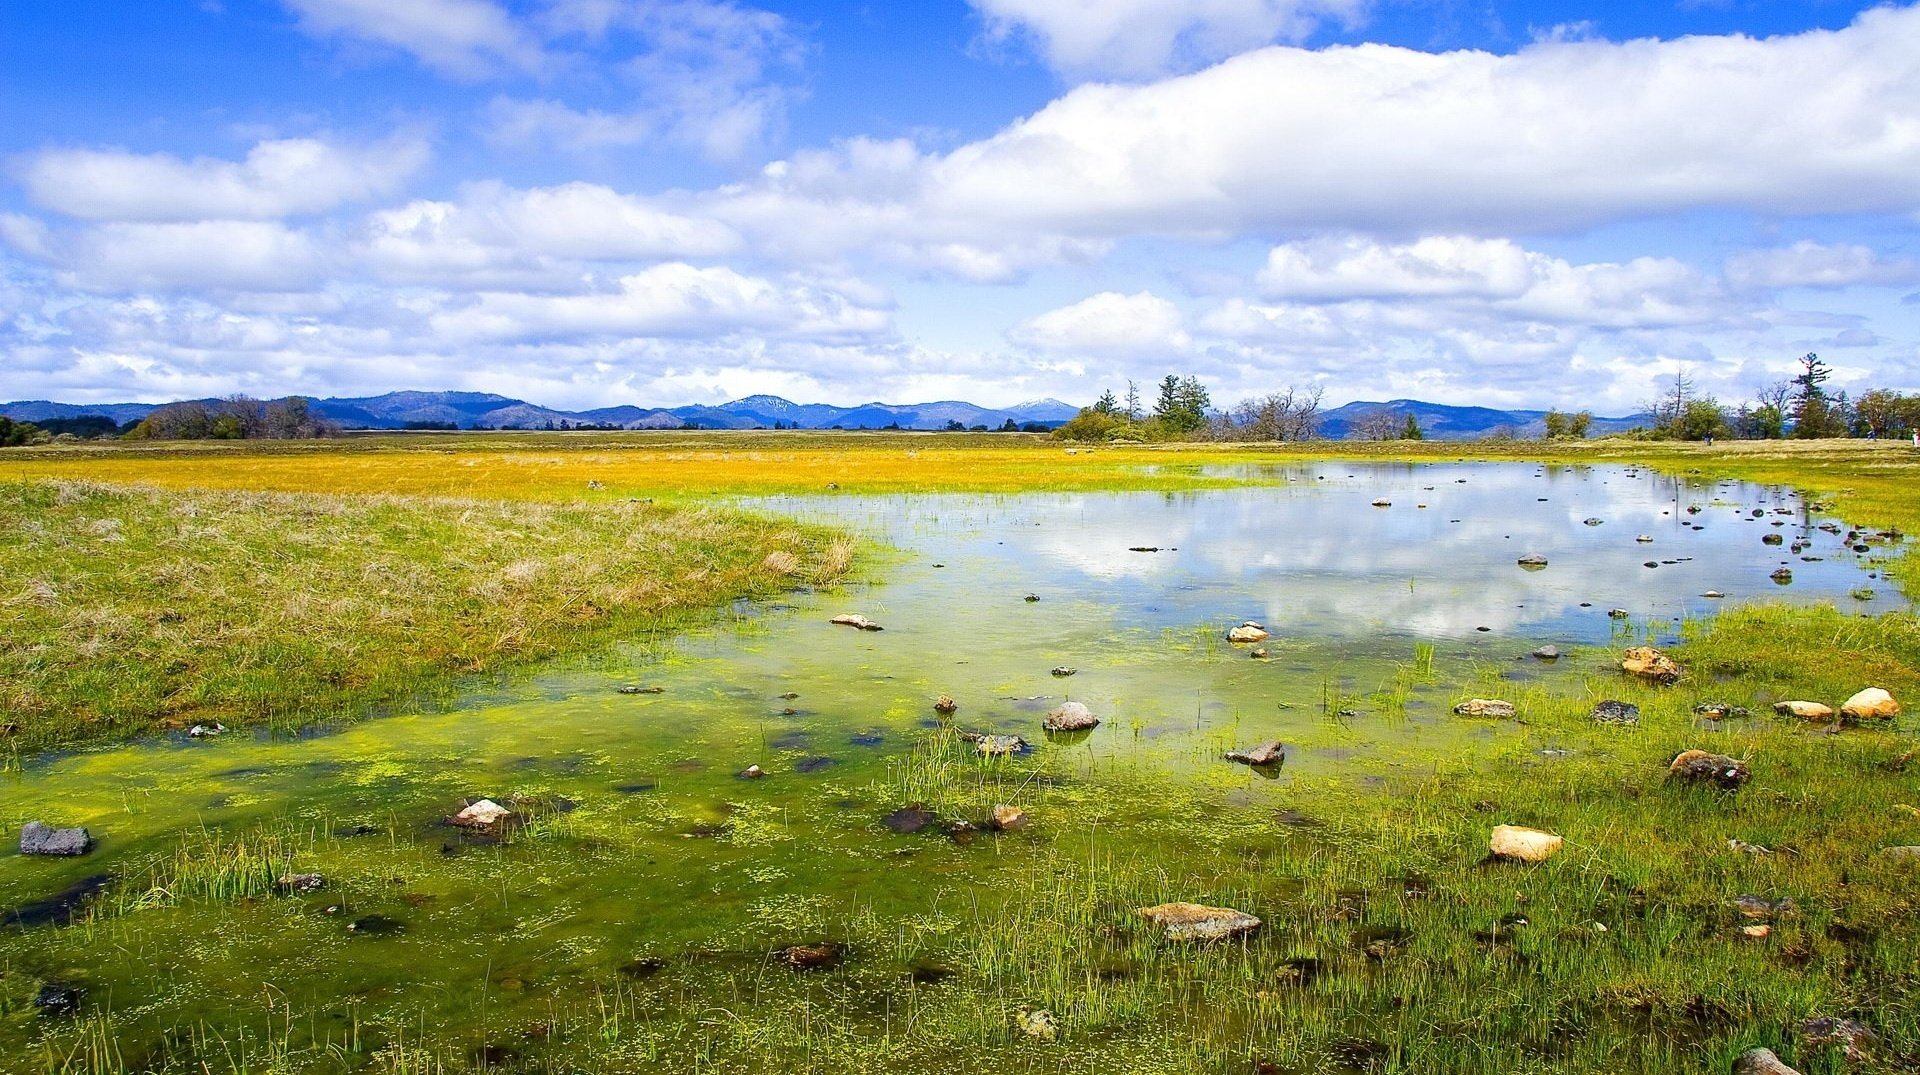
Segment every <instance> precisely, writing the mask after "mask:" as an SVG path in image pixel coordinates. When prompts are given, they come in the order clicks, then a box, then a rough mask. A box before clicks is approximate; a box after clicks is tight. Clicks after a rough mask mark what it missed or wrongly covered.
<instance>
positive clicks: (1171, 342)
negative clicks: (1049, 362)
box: [1008, 291, 1191, 357]
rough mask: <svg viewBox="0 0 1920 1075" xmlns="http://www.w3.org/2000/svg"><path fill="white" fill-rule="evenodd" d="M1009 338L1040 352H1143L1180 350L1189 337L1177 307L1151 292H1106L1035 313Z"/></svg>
mask: <svg viewBox="0 0 1920 1075" xmlns="http://www.w3.org/2000/svg"><path fill="white" fill-rule="evenodd" d="M1008 337H1009V338H1010V339H1011V340H1012V341H1013V342H1014V343H1017V344H1020V345H1022V346H1026V347H1032V348H1034V349H1036V350H1041V351H1051V352H1057V353H1062V354H1093V355H1133V356H1140V357H1148V356H1154V355H1159V356H1167V355H1170V354H1177V353H1178V352H1181V351H1185V350H1186V349H1187V347H1188V345H1189V343H1190V342H1191V341H1190V340H1189V339H1188V337H1187V334H1186V331H1185V330H1184V329H1183V328H1182V327H1181V315H1180V310H1179V308H1178V307H1176V306H1174V304H1173V303H1171V302H1168V301H1167V300H1166V299H1163V298H1161V297H1160V296H1158V295H1155V294H1153V293H1152V292H1150V291H1141V292H1137V293H1135V294H1132V295H1122V294H1120V293H1119V292H1117V291H1103V292H1101V293H1100V294H1098V295H1093V296H1090V297H1088V298H1085V299H1082V300H1080V301H1079V302H1076V303H1074V304H1072V305H1071V306H1062V307H1060V308H1059V309H1057V310H1049V311H1047V312H1046V313H1043V314H1041V315H1039V316H1038V317H1034V318H1031V319H1029V320H1027V321H1025V322H1023V323H1021V324H1020V325H1018V326H1016V327H1015V328H1014V329H1013V331H1012V332H1010V333H1008Z"/></svg>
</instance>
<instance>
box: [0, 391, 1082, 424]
mask: <svg viewBox="0 0 1920 1075" xmlns="http://www.w3.org/2000/svg"><path fill="white" fill-rule="evenodd" d="M200 402H209V403H210V402H213V401H212V400H204V401H200ZM159 407H160V404H154V403H84V404H83V403H54V402H51V401H48V400H26V401H22V402H18V403H0V415H4V416H6V417H8V418H12V419H14V420H15V421H23V422H40V421H46V420H48V419H54V418H77V417H80V416H82V415H89V414H99V415H105V416H107V417H109V418H112V419H113V420H114V421H116V422H123V423H124V422H130V421H137V420H139V419H141V418H145V417H146V416H147V415H149V414H151V413H152V412H153V411H155V410H157V409H159ZM313 409H314V410H315V411H316V412H318V413H319V414H321V415H323V416H325V417H327V418H330V419H332V420H333V421H335V422H338V423H339V424H340V425H341V426H343V427H345V428H347V429H406V428H408V427H409V426H411V427H414V428H419V427H421V426H426V425H438V426H454V427H457V428H460V429H568V428H575V427H580V426H590V427H614V428H619V429H685V428H688V427H692V428H696V429H772V428H775V427H783V428H792V429H834V428H838V429H885V428H888V427H892V426H898V427H899V428H901V429H945V428H947V426H948V423H950V422H958V423H960V424H961V425H963V426H967V427H973V426H980V425H984V426H986V427H987V428H989V429H999V428H1001V427H1002V426H1004V425H1005V424H1006V423H1007V422H1009V421H1011V422H1013V423H1014V424H1015V425H1027V424H1029V423H1036V424H1039V425H1043V426H1046V427H1048V428H1052V427H1054V426H1057V425H1059V424H1060V423H1062V422H1064V421H1066V420H1067V419H1069V418H1072V417H1073V416H1074V415H1075V414H1076V413H1078V410H1079V408H1077V407H1074V406H1072V405H1070V404H1066V403H1062V402H1060V401H1059V400H1057V399H1040V400H1034V401H1032V402H1030V403H1022V404H1019V405H1017V406H1013V407H981V406H978V405H976V404H972V403H964V402H961V401H959V400H942V401H940V402H937V403H910V404H894V403H863V404H860V405H859V406H856V407H836V406H832V405H829V404H825V403H794V402H792V401H791V400H786V399H782V398H780V397H779V396H766V395H760V396H748V397H746V398H745V399H736V400H734V401H732V402H730V403H722V404H719V405H718V406H688V407H636V406H631V405H625V406H618V407H598V408H595V409H593V410H585V411H563V410H555V409H553V408H551V407H542V406H539V405H538V404H534V403H528V402H527V401H525V400H521V399H513V398H510V397H508V396H500V395H495V394H493V393H491V392H388V393H387V394H386V395H382V396H352V397H333V398H328V399H315V400H313Z"/></svg>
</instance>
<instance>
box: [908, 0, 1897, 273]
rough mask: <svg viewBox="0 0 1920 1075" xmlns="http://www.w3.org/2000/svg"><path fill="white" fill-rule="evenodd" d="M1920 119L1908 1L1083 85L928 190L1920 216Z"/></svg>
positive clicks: (1506, 219)
mask: <svg viewBox="0 0 1920 1075" xmlns="http://www.w3.org/2000/svg"><path fill="white" fill-rule="evenodd" d="M1676 102H1685V107H1678V106H1677V105H1676ZM1916 114H1920V9H1915V8H1876V9H1873V10H1870V11H1867V12H1865V13H1863V14H1862V15H1860V17H1859V18H1858V19H1857V20H1856V21H1855V22H1854V23H1853V24H1852V25H1851V26H1848V27H1846V28H1844V29H1841V30H1837V31H1826V30H1816V31H1810V32H1807V33H1802V34H1797V35H1792V36H1783V37H1775V38H1767V39H1754V38H1748V37H1740V36H1724V37H1688V38H1681V39H1678V40H1673V41H1657V40H1642V41H1631V42H1626V43H1618V44H1616V43H1610V42H1604V41H1575V42H1544V43H1537V44H1533V45H1530V46H1528V47H1526V48H1524V49H1522V50H1520V51H1519V52H1517V53H1514V54H1512V55H1494V54H1490V53H1484V52H1449V53H1443V54H1431V53H1424V52H1417V51H1414V50H1411V49H1405V48H1397V47H1392V46H1386V45H1372V44H1369V45H1361V46H1356V47H1337V48H1328V49H1324V50H1320V51H1308V50H1304V49H1298V48H1286V47H1273V48H1267V49H1262V50H1259V51H1256V52H1251V53H1247V54H1245V55H1241V56H1237V57H1235V58H1233V59H1231V60H1228V61H1226V62H1224V63H1221V64H1219V65H1217V66H1215V67H1212V68H1209V69H1207V70H1205V71H1201V72H1199V73H1197V74H1193V75H1188V76H1184V77H1180V78H1173V79H1168V80H1165V81H1161V82H1156V83H1152V84H1149V85H1143V86H1111V85H1088V86H1082V87H1079V88H1077V89H1075V90H1073V91H1071V92H1069V93H1068V94H1066V95H1065V96H1063V97H1061V98H1059V99H1058V100H1056V101H1054V102H1053V103H1052V104H1050V105H1048V106H1047V107H1046V108H1044V109H1042V110H1040V111H1039V112H1038V113H1036V114H1034V115H1032V116H1030V117H1028V118H1026V119H1023V120H1021V121H1019V122H1017V123H1015V124H1013V125H1012V126H1010V127H1008V128H1007V129H1006V130H1004V131H1002V132H1000V133H999V134H996V135H994V136H993V137H990V138H988V139H985V140H983V141H980V142H975V143H973V144H970V145H967V146H964V147H962V148H960V149H958V150H955V151H954V152H952V153H949V154H947V155H945V156H944V157H939V158H935V159H931V160H929V161H928V162H927V163H926V165H925V167H926V169H927V176H926V180H925V182H926V200H927V203H928V208H929V209H930V210H931V211H932V212H935V213H938V214H941V215H944V216H950V217H957V218H963V219H971V220H975V221H990V222H992V223H993V224H995V225H998V226H1002V227H1007V226H1012V225H1024V226H1026V227H1028V228H1043V229H1051V230H1056V231H1061V232H1065V233H1068V234H1073V235H1078V236H1087V237H1111V236H1116V235H1124V234H1138V233H1158V234H1173V235H1194V234H1208V233H1212V234H1234V233H1245V232H1252V233H1255V234H1261V233H1273V232H1287V231H1292V230H1297V229H1333V228H1339V229H1352V230H1362V231H1380V232H1419V231H1440V230H1445V231H1460V232H1465V233H1472V234H1503V233H1504V234H1515V233H1528V234H1538V233H1540V232H1542V231H1548V230H1561V229H1578V228H1583V227H1587V226H1590V225H1594V224H1598V223H1602V222H1606V221H1614V220H1622V219H1628V218H1635V217H1641V216H1647V215H1656V214H1664V213H1670V212H1675V211H1683V210H1687V209H1693V208H1701V207H1714V208H1734V209H1746V210H1751V211H1755V212H1761V213H1767V214H1782V215H1803V214H1826V213H1845V212H1905V211H1910V210H1913V209H1916V208H1920V187H1916V186H1915V184H1914V183H1913V182H1912V176H1913V175H1914V174H1916V172H1920V127H1917V126H1916V123H1915V121H1914V119H1913V117H1914V116H1915V115H1916ZM1755 116H1765V117H1766V122H1765V123H1760V124H1756V123H1754V122H1753V120H1752V117H1755Z"/></svg>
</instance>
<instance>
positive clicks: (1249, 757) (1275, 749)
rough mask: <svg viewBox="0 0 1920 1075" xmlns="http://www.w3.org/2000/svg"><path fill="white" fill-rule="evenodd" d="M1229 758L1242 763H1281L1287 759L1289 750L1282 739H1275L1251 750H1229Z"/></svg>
mask: <svg viewBox="0 0 1920 1075" xmlns="http://www.w3.org/2000/svg"><path fill="white" fill-rule="evenodd" d="M1227 760H1228V761H1237V762H1239V763H1240V764H1242V765H1279V764H1280V763H1282V762H1284V761H1286V760H1287V751H1286V748H1285V747H1283V746H1282V745H1281V744H1280V741H1279V740H1278V739H1275V740H1273V741H1272V742H1270V743H1262V744H1260V745H1259V746H1257V747H1254V748H1253V749H1251V750H1231V751H1228V752H1227Z"/></svg>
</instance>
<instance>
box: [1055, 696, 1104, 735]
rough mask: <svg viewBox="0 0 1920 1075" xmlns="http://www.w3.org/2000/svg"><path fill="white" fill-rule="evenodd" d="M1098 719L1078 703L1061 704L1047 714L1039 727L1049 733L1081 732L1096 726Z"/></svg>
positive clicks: (1091, 711)
mask: <svg viewBox="0 0 1920 1075" xmlns="http://www.w3.org/2000/svg"><path fill="white" fill-rule="evenodd" d="M1099 723H1100V718H1099V717H1096V716H1094V715H1093V710H1091V709H1088V708H1087V707H1086V706H1085V705H1082V704H1081V703H1079V702H1062V703H1061V704H1060V705H1058V706H1056V707H1055V708H1054V709H1053V710H1052V711H1051V712H1049V713H1048V714H1047V719H1045V720H1043V721H1041V722H1040V726H1041V727H1043V728H1045V729H1046V730H1048V731H1050V732H1082V731H1086V730H1087V729H1088V728H1092V727H1095V726H1097V725H1098V724H1099Z"/></svg>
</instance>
